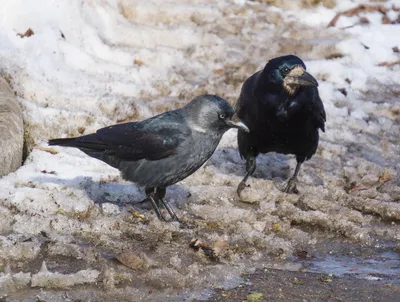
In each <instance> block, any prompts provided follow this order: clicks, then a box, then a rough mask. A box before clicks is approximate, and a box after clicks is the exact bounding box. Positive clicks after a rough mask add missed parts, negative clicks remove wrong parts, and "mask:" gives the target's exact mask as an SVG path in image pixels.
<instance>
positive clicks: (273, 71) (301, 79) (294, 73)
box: [264, 55, 318, 95]
mask: <svg viewBox="0 0 400 302" xmlns="http://www.w3.org/2000/svg"><path fill="white" fill-rule="evenodd" d="M264 72H265V73H266V76H267V81H268V82H269V83H271V84H274V85H281V86H282V87H283V89H284V90H285V91H286V92H287V93H288V94H289V95H293V94H295V93H296V91H297V88H298V87H300V86H318V82H317V80H316V79H314V77H313V76H312V75H311V74H309V73H308V72H306V65H304V62H303V61H302V60H301V59H300V58H299V57H296V56H294V55H288V56H283V57H277V58H274V59H272V60H270V61H269V62H268V63H267V65H266V66H265V68H264Z"/></svg>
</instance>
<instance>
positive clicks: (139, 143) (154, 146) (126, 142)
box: [74, 114, 190, 160]
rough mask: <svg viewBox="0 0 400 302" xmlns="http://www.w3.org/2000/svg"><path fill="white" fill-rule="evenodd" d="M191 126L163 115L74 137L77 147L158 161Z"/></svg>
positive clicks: (173, 151)
mask: <svg viewBox="0 0 400 302" xmlns="http://www.w3.org/2000/svg"><path fill="white" fill-rule="evenodd" d="M189 131H190V130H189V128H188V127H187V126H186V124H185V123H184V122H182V121H181V120H180V119H177V117H176V116H173V117H171V116H170V114H164V115H162V116H157V117H155V118H152V119H149V120H146V121H143V122H139V123H126V124H119V125H114V126H109V127H106V128H102V129H99V130H97V132H96V133H94V134H90V135H86V136H82V137H79V138H77V139H75V142H74V144H75V147H78V148H80V149H86V150H90V151H101V152H104V153H105V154H107V155H112V156H116V157H118V158H120V159H128V160H139V159H148V160H158V159H161V158H165V157H168V156H171V155H173V154H175V153H176V148H177V147H178V146H179V145H180V143H182V142H183V141H184V140H185V138H186V137H187V135H188V132H189Z"/></svg>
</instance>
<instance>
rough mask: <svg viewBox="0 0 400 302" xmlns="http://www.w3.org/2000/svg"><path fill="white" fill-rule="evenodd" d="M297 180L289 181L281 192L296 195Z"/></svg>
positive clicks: (297, 191)
mask: <svg viewBox="0 0 400 302" xmlns="http://www.w3.org/2000/svg"><path fill="white" fill-rule="evenodd" d="M296 184H297V178H291V179H289V181H288V183H287V185H286V187H285V188H284V189H283V192H285V193H288V194H298V193H299V190H297V186H296Z"/></svg>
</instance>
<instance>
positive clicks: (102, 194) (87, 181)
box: [33, 175, 187, 210]
mask: <svg viewBox="0 0 400 302" xmlns="http://www.w3.org/2000/svg"><path fill="white" fill-rule="evenodd" d="M33 180H34V181H35V182H39V183H53V184H57V185H60V186H63V187H66V188H73V189H77V190H82V191H83V192H84V193H85V195H86V196H87V197H88V198H89V199H90V200H92V201H93V202H94V203H95V204H98V205H102V204H104V203H112V204H115V205H118V206H119V207H120V208H122V207H124V206H127V205H130V206H133V205H134V206H135V207H138V208H140V209H144V210H149V209H151V206H150V203H148V202H143V201H145V200H146V194H145V192H144V188H140V187H138V186H137V185H135V184H134V183H118V182H116V181H115V180H112V179H106V180H105V181H95V180H93V178H92V177H90V176H78V177H75V178H70V179H68V178H60V177H57V176H54V175H43V176H39V177H35V178H34V179H33ZM121 182H123V181H122V180H121ZM185 196H187V190H185V189H184V188H181V187H180V186H177V185H173V186H170V187H168V190H167V195H166V197H167V198H168V200H169V202H170V203H171V204H178V205H180V204H181V203H183V202H184V199H185Z"/></svg>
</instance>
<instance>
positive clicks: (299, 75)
mask: <svg viewBox="0 0 400 302" xmlns="http://www.w3.org/2000/svg"><path fill="white" fill-rule="evenodd" d="M284 81H285V84H286V85H289V86H318V82H317V80H316V79H315V78H314V77H313V76H312V75H311V74H309V73H308V72H307V71H305V70H304V69H300V70H299V69H297V70H292V72H290V73H289V74H288V75H287V76H286V77H285V80H284Z"/></svg>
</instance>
